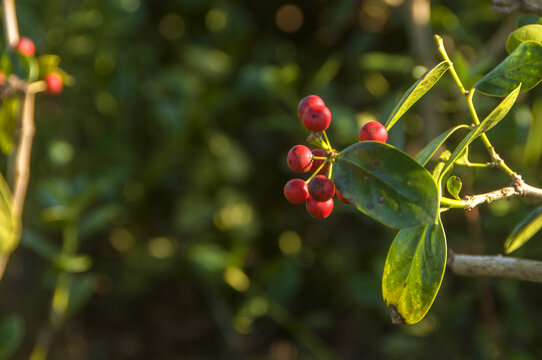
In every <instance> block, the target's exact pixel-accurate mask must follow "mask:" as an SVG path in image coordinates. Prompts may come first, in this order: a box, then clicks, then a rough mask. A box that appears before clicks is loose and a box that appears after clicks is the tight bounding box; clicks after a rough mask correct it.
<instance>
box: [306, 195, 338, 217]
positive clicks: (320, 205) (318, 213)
mask: <svg viewBox="0 0 542 360" xmlns="http://www.w3.org/2000/svg"><path fill="white" fill-rule="evenodd" d="M305 204H306V206H307V211H308V212H309V214H311V215H312V216H313V217H315V218H317V219H325V218H327V217H328V216H329V214H331V212H332V211H333V198H330V199H329V200H327V201H316V200H314V199H313V198H311V197H309V198H308V199H307V202H306V203H305Z"/></svg>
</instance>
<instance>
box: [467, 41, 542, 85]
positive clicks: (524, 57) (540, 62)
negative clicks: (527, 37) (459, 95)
mask: <svg viewBox="0 0 542 360" xmlns="http://www.w3.org/2000/svg"><path fill="white" fill-rule="evenodd" d="M541 80H542V45H541V44H539V43H537V42H534V41H525V42H524V43H522V44H521V45H520V46H518V47H517V48H516V50H514V51H513V52H512V53H511V54H510V55H508V56H507V57H506V59H504V60H503V62H501V63H500V64H499V65H497V67H496V68H494V69H493V70H492V71H491V72H490V73H489V74H487V75H486V76H484V77H483V78H481V79H480V80H478V82H477V83H476V84H475V85H474V87H475V88H476V89H478V90H479V91H481V92H483V93H485V94H487V95H492V96H506V94H508V93H509V92H510V91H512V90H513V89H515V88H517V87H518V86H519V85H520V84H521V85H522V87H521V91H522V92H525V91H527V90H530V89H532V88H533V87H535V86H536V85H538V83H540V81H541Z"/></svg>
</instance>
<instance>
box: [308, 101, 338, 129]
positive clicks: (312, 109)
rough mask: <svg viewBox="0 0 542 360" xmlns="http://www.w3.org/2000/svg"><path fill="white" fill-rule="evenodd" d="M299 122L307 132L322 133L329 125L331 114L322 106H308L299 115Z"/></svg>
mask: <svg viewBox="0 0 542 360" xmlns="http://www.w3.org/2000/svg"><path fill="white" fill-rule="evenodd" d="M301 121H302V122H303V126H304V127H305V129H307V130H310V131H314V132H319V131H324V130H326V129H327V128H328V127H329V125H330V124H331V112H330V111H329V109H328V108H327V107H326V106H325V105H323V104H313V105H309V106H307V107H306V109H305V111H303V114H301Z"/></svg>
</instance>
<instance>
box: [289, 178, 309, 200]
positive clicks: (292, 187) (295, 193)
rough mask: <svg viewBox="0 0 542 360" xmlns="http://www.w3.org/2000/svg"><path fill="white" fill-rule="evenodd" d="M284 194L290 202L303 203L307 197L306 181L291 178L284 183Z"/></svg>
mask: <svg viewBox="0 0 542 360" xmlns="http://www.w3.org/2000/svg"><path fill="white" fill-rule="evenodd" d="M284 196H285V197H286V199H288V201H289V202H291V203H292V204H296V205H299V204H303V203H304V202H305V200H307V198H308V197H309V188H308V186H307V183H306V182H305V181H304V180H301V179H292V180H290V181H288V182H287V183H286V185H284Z"/></svg>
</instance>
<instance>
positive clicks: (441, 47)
mask: <svg viewBox="0 0 542 360" xmlns="http://www.w3.org/2000/svg"><path fill="white" fill-rule="evenodd" d="M435 41H436V43H437V47H438V51H439V53H440V55H441V56H442V58H443V59H444V61H446V62H447V63H448V65H449V66H450V73H451V74H452V77H453V78H454V81H455V83H456V84H457V87H458V88H459V90H460V91H461V92H462V93H463V95H465V97H466V98H467V104H468V108H469V112H470V115H471V117H472V120H473V121H474V124H475V125H479V124H480V119H479V118H478V114H477V113H476V109H475V108H474V103H473V101H472V98H473V97H474V93H475V91H476V89H474V88H472V89H470V90H469V91H467V90H465V87H464V86H463V83H462V82H461V79H459V76H458V75H457V72H456V71H455V68H454V64H453V63H452V61H451V60H450V57H449V56H448V54H447V53H446V49H445V48H444V43H443V42H442V38H441V37H440V36H439V35H435ZM480 138H481V139H482V142H483V143H484V146H485V147H486V149H487V151H488V153H489V155H490V156H491V159H492V160H493V162H494V163H495V164H496V165H497V167H498V168H499V169H501V170H502V171H504V172H505V173H506V174H507V175H509V176H514V175H515V172H514V170H512V169H511V168H510V167H509V166H508V165H506V163H505V162H504V160H502V159H501V157H500V156H499V154H497V152H496V151H495V148H494V147H493V145H491V142H490V141H489V139H488V137H487V135H486V134H485V133H483V134H482V135H480Z"/></svg>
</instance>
